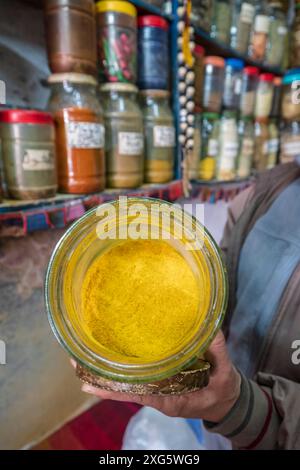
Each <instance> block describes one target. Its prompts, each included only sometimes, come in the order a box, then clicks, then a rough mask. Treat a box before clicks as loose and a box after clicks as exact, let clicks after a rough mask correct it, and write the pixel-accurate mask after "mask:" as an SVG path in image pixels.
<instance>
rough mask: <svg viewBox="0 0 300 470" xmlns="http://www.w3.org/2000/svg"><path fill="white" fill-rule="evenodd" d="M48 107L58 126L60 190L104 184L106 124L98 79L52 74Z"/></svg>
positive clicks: (95, 187)
mask: <svg viewBox="0 0 300 470" xmlns="http://www.w3.org/2000/svg"><path fill="white" fill-rule="evenodd" d="M48 81H49V84H50V86H51V96H50V99H49V110H50V111H51V112H52V113H53V116H54V121H55V128H56V151H57V155H58V161H57V165H58V186H59V190H60V191H61V192H64V193H70V194H85V193H93V192H97V191H102V190H103V189H104V187H105V157H104V126H103V114H102V108H101V106H100V104H99V101H98V99H97V89H96V87H97V81H96V80H95V79H94V78H93V77H91V76H89V75H83V74H79V73H78V74H77V73H72V74H54V75H51V76H50V77H49V80H48Z"/></svg>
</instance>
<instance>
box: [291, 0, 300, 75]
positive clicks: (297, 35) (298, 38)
mask: <svg viewBox="0 0 300 470" xmlns="http://www.w3.org/2000/svg"><path fill="white" fill-rule="evenodd" d="M290 60H291V66H292V67H300V3H296V4H295V17H294V23H293V27H292V35H291V53H290Z"/></svg>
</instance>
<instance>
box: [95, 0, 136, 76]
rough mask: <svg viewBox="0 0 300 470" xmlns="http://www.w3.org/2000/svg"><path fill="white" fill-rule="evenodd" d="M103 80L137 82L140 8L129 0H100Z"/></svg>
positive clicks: (100, 44)
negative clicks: (138, 15)
mask: <svg viewBox="0 0 300 470" xmlns="http://www.w3.org/2000/svg"><path fill="white" fill-rule="evenodd" d="M96 12H97V17H96V19H97V36H98V55H99V63H100V69H99V72H100V76H99V78H100V81H101V82H128V83H135V82H136V67H137V25H136V16H137V11H136V8H135V7H134V6H133V5H132V4H131V3H129V2H125V1H115V0H112V1H99V2H97V3H96Z"/></svg>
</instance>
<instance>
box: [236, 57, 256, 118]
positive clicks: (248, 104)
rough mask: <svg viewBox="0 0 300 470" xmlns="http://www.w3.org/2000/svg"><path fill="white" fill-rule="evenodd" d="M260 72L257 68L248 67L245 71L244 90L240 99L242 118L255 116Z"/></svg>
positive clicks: (243, 77) (243, 75) (243, 78)
mask: <svg viewBox="0 0 300 470" xmlns="http://www.w3.org/2000/svg"><path fill="white" fill-rule="evenodd" d="M258 75H259V70H258V68H257V67H252V66H250V65H249V66H247V67H245V68H244V69H243V74H242V87H241V88H242V90H241V99H240V106H239V108H240V113H241V116H253V114H254V106H255V97H256V89H257V83H258Z"/></svg>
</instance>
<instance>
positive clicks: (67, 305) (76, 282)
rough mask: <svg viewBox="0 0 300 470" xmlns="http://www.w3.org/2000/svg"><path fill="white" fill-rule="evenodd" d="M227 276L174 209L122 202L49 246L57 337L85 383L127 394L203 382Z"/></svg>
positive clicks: (197, 228) (197, 231) (208, 241)
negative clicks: (74, 362)
mask: <svg viewBox="0 0 300 470" xmlns="http://www.w3.org/2000/svg"><path fill="white" fill-rule="evenodd" d="M226 303H227V277H226V273H225V270H224V267H223V264H222V260H221V256H220V253H219V250H218V247H217V245H216V243H215V242H214V240H213V238H212V237H211V235H210V234H209V233H208V232H207V231H206V229H205V228H204V227H203V226H202V225H201V224H200V223H199V222H197V220H196V219H195V218H194V217H193V216H191V215H189V214H187V213H185V212H183V211H182V209H181V208H180V207H179V206H176V205H171V204H169V203H167V202H164V201H160V200H157V199H144V198H128V199H127V198H122V197H121V198H120V199H119V200H117V201H114V202H112V203H106V204H102V205H101V206H99V207H98V208H95V209H92V210H91V211H89V212H88V213H87V214H85V215H84V216H83V217H82V218H81V219H79V220H78V221H76V222H75V223H74V224H73V225H72V226H71V228H69V230H68V231H67V232H66V233H65V235H64V236H63V237H62V239H61V240H60V241H59V243H58V244H57V246H56V248H55V250H54V252H53V255H52V257H51V260H50V263H49V267H48V272H47V279H46V305H47V310H48V316H49V321H50V324H51V327H52V329H53V332H54V334H55V336H56V337H57V339H58V341H59V342H60V343H61V344H62V346H63V347H64V348H65V349H66V350H67V352H68V353H69V354H70V355H71V356H73V358H74V359H75V360H76V362H77V375H78V376H79V377H80V378H81V379H82V380H83V381H85V382H88V383H90V384H92V385H94V386H98V387H102V388H105V389H108V390H115V391H126V392H127V393H130V392H131V393H139V394H145V393H152V394H178V393H185V392H188V391H194V390H196V389H198V388H201V387H202V386H205V385H207V383H208V379H209V367H210V365H209V364H208V363H207V362H206V361H205V360H203V358H204V355H205V351H206V350H207V348H208V346H209V344H210V343H211V341H212V339H213V338H214V336H215V334H216V333H217V331H218V329H219V328H220V325H221V322H222V318H223V314H224V311H225V308H226Z"/></svg>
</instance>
